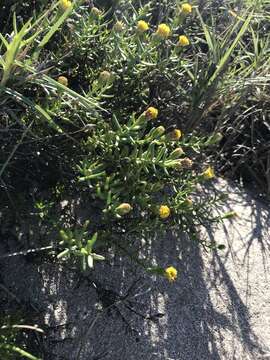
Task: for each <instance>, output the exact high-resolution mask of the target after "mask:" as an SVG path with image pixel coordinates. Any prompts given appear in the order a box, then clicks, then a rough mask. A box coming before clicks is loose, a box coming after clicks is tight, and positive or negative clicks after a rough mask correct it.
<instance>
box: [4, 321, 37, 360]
mask: <svg viewBox="0 0 270 360" xmlns="http://www.w3.org/2000/svg"><path fill="white" fill-rule="evenodd" d="M6 320H7V321H8V323H6V324H5V325H2V326H1V327H0V356H1V359H5V360H9V359H10V360H12V359H29V360H41V359H40V358H38V357H36V356H34V355H32V354H31V353H30V352H28V351H26V350H25V349H24V348H23V347H22V346H18V345H17V335H18V332H22V331H23V330H27V331H29V330H30V331H33V330H34V331H38V332H41V333H43V330H41V329H39V328H38V327H34V326H27V325H14V324H11V323H10V320H9V319H6Z"/></svg>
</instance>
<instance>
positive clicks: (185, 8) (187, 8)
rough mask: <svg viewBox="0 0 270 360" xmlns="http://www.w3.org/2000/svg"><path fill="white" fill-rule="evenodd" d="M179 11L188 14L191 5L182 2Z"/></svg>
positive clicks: (190, 10)
mask: <svg viewBox="0 0 270 360" xmlns="http://www.w3.org/2000/svg"><path fill="white" fill-rule="evenodd" d="M181 11H182V13H183V14H185V15H187V14H190V13H191V12H192V6H191V5H190V4H189V3H185V4H182V6H181Z"/></svg>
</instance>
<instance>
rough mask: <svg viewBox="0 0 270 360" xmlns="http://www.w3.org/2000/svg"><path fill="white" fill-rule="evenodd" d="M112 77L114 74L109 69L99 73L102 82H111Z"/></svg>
mask: <svg viewBox="0 0 270 360" xmlns="http://www.w3.org/2000/svg"><path fill="white" fill-rule="evenodd" d="M111 78H112V74H111V73H110V72H109V71H107V70H104V71H102V72H101V73H100V74H99V80H100V81H101V82H109V81H110V80H111Z"/></svg>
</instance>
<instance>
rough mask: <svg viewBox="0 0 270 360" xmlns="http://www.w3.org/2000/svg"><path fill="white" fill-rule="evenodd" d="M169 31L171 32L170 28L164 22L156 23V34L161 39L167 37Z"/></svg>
mask: <svg viewBox="0 0 270 360" xmlns="http://www.w3.org/2000/svg"><path fill="white" fill-rule="evenodd" d="M170 33H171V29H170V27H169V26H168V25H166V24H160V25H158V28H157V31H156V35H158V36H159V37H161V38H162V39H167V38H168V37H169V36H170Z"/></svg>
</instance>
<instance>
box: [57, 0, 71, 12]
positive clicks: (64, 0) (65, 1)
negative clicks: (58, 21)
mask: <svg viewBox="0 0 270 360" xmlns="http://www.w3.org/2000/svg"><path fill="white" fill-rule="evenodd" d="M59 5H60V7H61V9H62V10H63V11H66V10H68V9H70V8H71V7H72V2H71V1H69V0H60V2H59Z"/></svg>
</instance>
